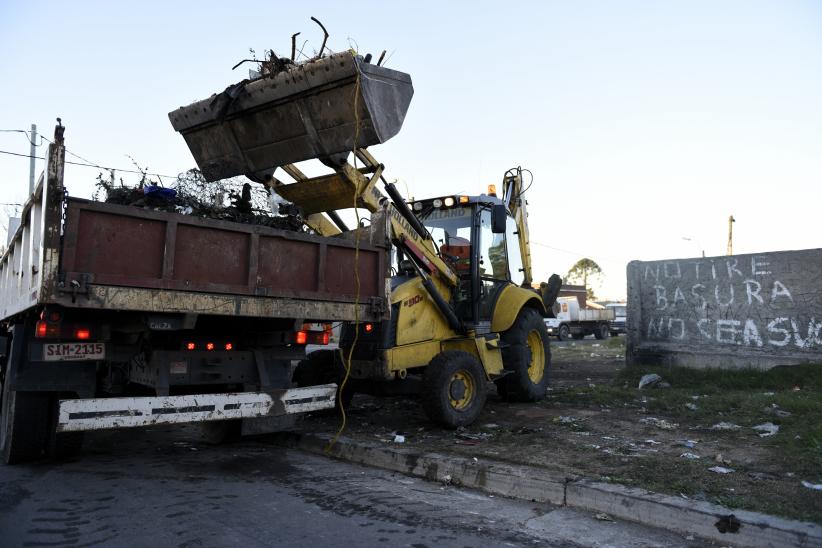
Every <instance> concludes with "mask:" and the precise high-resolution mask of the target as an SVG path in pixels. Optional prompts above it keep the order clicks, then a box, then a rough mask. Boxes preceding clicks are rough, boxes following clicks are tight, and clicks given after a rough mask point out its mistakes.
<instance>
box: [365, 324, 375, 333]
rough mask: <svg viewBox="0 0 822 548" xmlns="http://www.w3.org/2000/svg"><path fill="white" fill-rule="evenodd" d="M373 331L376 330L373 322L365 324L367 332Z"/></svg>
mask: <svg viewBox="0 0 822 548" xmlns="http://www.w3.org/2000/svg"><path fill="white" fill-rule="evenodd" d="M372 331H374V324H373V323H367V324H365V332H366V333H371V332H372Z"/></svg>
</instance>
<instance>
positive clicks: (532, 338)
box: [497, 308, 568, 401]
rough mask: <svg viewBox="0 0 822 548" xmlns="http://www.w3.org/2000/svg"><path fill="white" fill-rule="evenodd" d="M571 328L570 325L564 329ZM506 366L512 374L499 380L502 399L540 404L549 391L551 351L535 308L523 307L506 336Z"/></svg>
mask: <svg viewBox="0 0 822 548" xmlns="http://www.w3.org/2000/svg"><path fill="white" fill-rule="evenodd" d="M563 327H564V328H565V329H568V326H567V325H562V326H560V334H561V333H562V328H563ZM502 340H503V342H505V343H506V344H507V346H505V347H504V348H503V349H502V363H503V367H505V369H507V370H508V371H510V373H508V374H507V375H506V376H504V377H503V378H501V379H499V380H498V381H497V391H498V392H499V393H500V395H501V396H502V397H504V398H505V399H508V400H514V401H539V400H541V399H543V398H544V397H545V393H546V390H547V388H548V373H549V369H550V366H551V348H550V346H549V343H548V330H547V329H546V328H545V323H544V322H543V321H542V316H541V315H540V313H539V312H537V311H536V310H534V309H533V308H523V309H522V310H521V311H520V313H519V316H517V319H516V321H514V325H513V326H511V329H509V330H508V331H506V332H505V333H503V334H502Z"/></svg>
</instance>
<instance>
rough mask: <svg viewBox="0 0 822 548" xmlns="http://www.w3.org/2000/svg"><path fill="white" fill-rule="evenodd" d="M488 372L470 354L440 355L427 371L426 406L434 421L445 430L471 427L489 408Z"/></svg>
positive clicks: (423, 381)
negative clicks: (487, 398)
mask: <svg viewBox="0 0 822 548" xmlns="http://www.w3.org/2000/svg"><path fill="white" fill-rule="evenodd" d="M485 397H486V389H485V371H484V370H483V368H482V365H481V364H480V362H479V361H478V360H477V359H476V358H475V357H474V356H472V355H471V354H469V353H468V352H463V351H461V350H446V351H445V352H440V353H439V354H437V355H436V356H434V359H433V360H431V363H429V364H428V366H427V367H426V368H425V374H424V375H423V379H422V407H423V409H424V410H425V414H426V415H428V418H429V419H431V420H432V421H434V422H436V423H438V424H440V425H441V426H444V427H445V428H451V429H453V428H459V427H460V426H468V425H469V424H471V423H473V422H474V421H475V420H477V417H479V415H480V413H481V412H482V408H483V407H484V406H485Z"/></svg>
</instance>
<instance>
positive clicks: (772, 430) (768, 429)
mask: <svg viewBox="0 0 822 548" xmlns="http://www.w3.org/2000/svg"><path fill="white" fill-rule="evenodd" d="M751 429H752V430H756V431H757V432H761V434H759V437H760V438H767V437H768V436H773V435H774V434H776V433H777V432H779V425H777V424H774V423H772V422H764V423H762V424H757V425H756V426H752V427H751Z"/></svg>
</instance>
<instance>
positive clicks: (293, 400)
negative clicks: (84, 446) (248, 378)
mask: <svg viewBox="0 0 822 548" xmlns="http://www.w3.org/2000/svg"><path fill="white" fill-rule="evenodd" d="M336 391H337V385H336V384H323V385H317V386H308V387H305V388H291V389H287V390H274V391H271V392H239V393H229V394H196V395H188V396H157V397H138V398H90V399H74V400H60V411H59V416H58V422H57V431H58V432H82V431H86V430H109V429H115V428H134V427H140V426H152V425H155V424H182V423H194V422H207V421H220V420H231V419H253V418H263V417H277V416H282V415H293V414H296V413H307V412H310V411H318V410H321V409H333V408H334V402H335V398H336Z"/></svg>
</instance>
